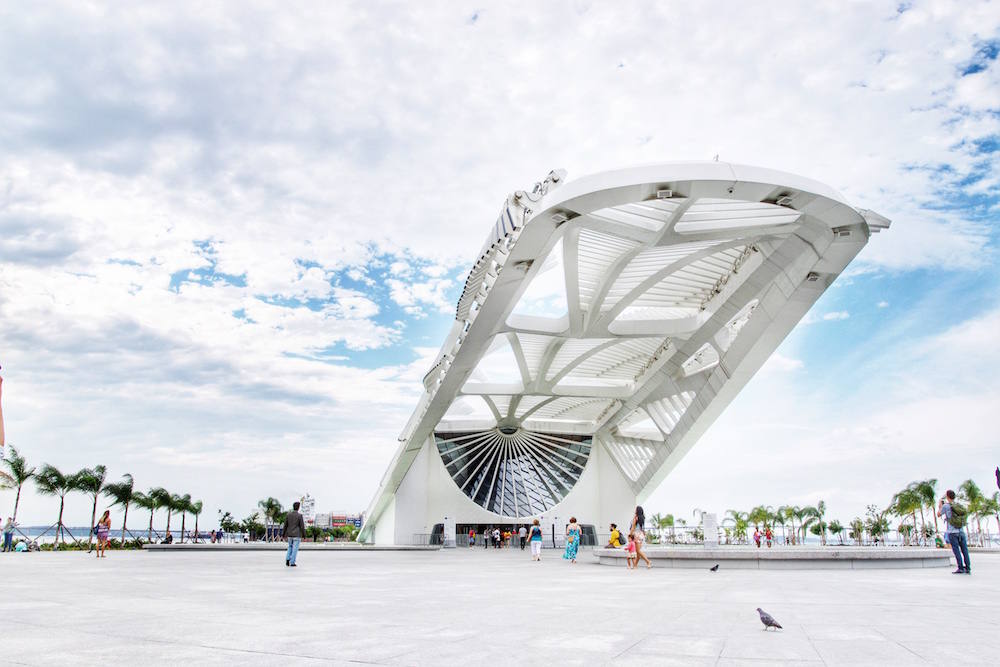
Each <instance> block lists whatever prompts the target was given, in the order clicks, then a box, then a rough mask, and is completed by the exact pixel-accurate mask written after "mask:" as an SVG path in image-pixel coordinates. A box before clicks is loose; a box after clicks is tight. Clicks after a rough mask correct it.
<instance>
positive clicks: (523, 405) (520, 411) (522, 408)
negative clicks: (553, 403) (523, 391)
mask: <svg viewBox="0 0 1000 667" xmlns="http://www.w3.org/2000/svg"><path fill="white" fill-rule="evenodd" d="M550 398H552V397H551V396H536V395H531V396H522V397H521V400H520V401H518V403H517V409H516V410H515V412H514V416H515V417H516V418H517V419H524V416H525V415H526V414H528V412H529V411H531V410H532V409H534V408H535V407H536V406H538V405H540V404H541V403H544V402H545V401H547V400H549V399H550ZM532 414H534V413H532Z"/></svg>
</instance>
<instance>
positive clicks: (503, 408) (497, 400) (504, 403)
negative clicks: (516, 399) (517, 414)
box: [490, 394, 513, 419]
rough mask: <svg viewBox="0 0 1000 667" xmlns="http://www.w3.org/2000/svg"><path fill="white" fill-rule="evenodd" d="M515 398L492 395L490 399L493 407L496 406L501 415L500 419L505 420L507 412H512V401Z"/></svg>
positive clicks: (505, 395)
mask: <svg viewBox="0 0 1000 667" xmlns="http://www.w3.org/2000/svg"><path fill="white" fill-rule="evenodd" d="M512 398H513V397H512V396H510V395H507V394H499V395H491V396H490V399H492V401H493V405H495V406H496V408H497V412H499V413H500V418H501V419H503V418H504V417H506V416H507V411H508V410H510V401H511V399H512Z"/></svg>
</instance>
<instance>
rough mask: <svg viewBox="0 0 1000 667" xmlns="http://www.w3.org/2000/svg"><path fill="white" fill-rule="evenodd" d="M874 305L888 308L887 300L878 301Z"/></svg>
mask: <svg viewBox="0 0 1000 667" xmlns="http://www.w3.org/2000/svg"><path fill="white" fill-rule="evenodd" d="M876 305H877V306H878V307H879V308H888V307H889V302H888V301H879V302H878V304H876Z"/></svg>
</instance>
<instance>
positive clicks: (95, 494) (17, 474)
mask: <svg viewBox="0 0 1000 667" xmlns="http://www.w3.org/2000/svg"><path fill="white" fill-rule="evenodd" d="M7 449H8V454H7V456H6V457H5V458H3V459H0V463H2V470H0V488H4V489H17V495H16V497H15V499H14V513H13V515H12V518H13V520H14V521H15V522H16V521H17V510H18V508H19V506H20V504H21V489H22V488H23V486H24V485H25V484H26V483H27V482H29V481H31V480H32V479H34V482H35V488H36V490H37V491H38V493H39V494H41V495H43V496H54V497H58V498H59V518H58V520H57V521H56V523H55V526H54V527H55V529H56V534H55V538H56V543H57V544H58V543H59V541H60V540H62V541H63V542H65V535H64V532H67V531H66V530H65V524H64V523H63V510H64V509H65V506H66V496H67V495H69V494H70V493H74V492H77V493H84V494H86V495H87V496H89V497H90V499H91V500H92V501H93V504H92V507H91V513H90V534H89V536H88V538H87V543H88V544H91V543H92V542H93V538H94V524H95V522H96V521H97V503H98V501H99V499H100V497H101V496H102V495H103V496H104V497H106V498H108V499H110V500H111V504H112V505H113V506H119V507H121V508H122V509H123V510H124V516H123V517H122V538H123V539H124V536H125V534H126V526H127V525H128V510H129V507H138V508H140V509H145V510H149V530H148V533H147V538H146V539H147V540H148V541H150V542H152V541H153V517H154V516H155V514H156V512H157V511H160V510H166V511H167V532H168V533H169V532H170V519H171V516H173V515H174V514H178V513H179V514H180V515H181V541H182V542H183V541H184V533H185V523H186V520H187V515H188V514H191V515H193V516H194V533H195V536H196V539H197V535H198V517H199V516H200V515H201V513H202V509H203V504H202V502H201V501H200V500H197V501H193V500H192V499H191V496H190V494H184V495H178V494H172V493H170V492H169V491H167V490H166V489H164V488H163V487H159V486H158V487H154V488H151V489H149V491H147V492H146V493H143V492H142V491H138V490H136V489H135V482H134V480H133V479H132V475H129V474H125V475H122V479H121V481H119V482H109V481H108V479H107V468H106V467H105V466H103V465H96V466H94V467H93V468H83V469H82V470H79V471H77V472H74V473H69V474H67V473H64V472H63V471H61V470H59V469H58V468H56V467H55V466H53V465H50V464H48V463H46V464H44V465H42V466H41V467H40V468H35V467H30V466H28V464H27V461H26V460H25V458H24V456H22V455H21V453H20V452H18V451H17V449H16V448H15V447H14V446H12V445H8V447H7ZM70 536H71V537H72V535H70ZM74 539H75V538H74Z"/></svg>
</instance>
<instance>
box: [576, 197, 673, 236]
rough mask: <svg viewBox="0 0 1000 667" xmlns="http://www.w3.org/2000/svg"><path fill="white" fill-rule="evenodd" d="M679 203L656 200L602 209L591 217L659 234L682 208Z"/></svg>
mask: <svg viewBox="0 0 1000 667" xmlns="http://www.w3.org/2000/svg"><path fill="white" fill-rule="evenodd" d="M681 201H683V200H677V201H661V200H654V201H648V202H642V203H641V204H625V205H623V206H615V207H612V208H602V209H601V210H599V211H595V212H594V213H591V214H590V216H591V217H594V218H600V219H604V220H609V221H611V222H616V223H618V224H622V225H629V226H630V227H637V228H639V229H645V230H647V231H651V232H658V231H660V230H661V229H663V228H664V226H666V224H667V222H668V221H669V220H670V217H671V214H672V213H673V212H674V211H675V210H676V209H677V207H678V206H680V202H681Z"/></svg>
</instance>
